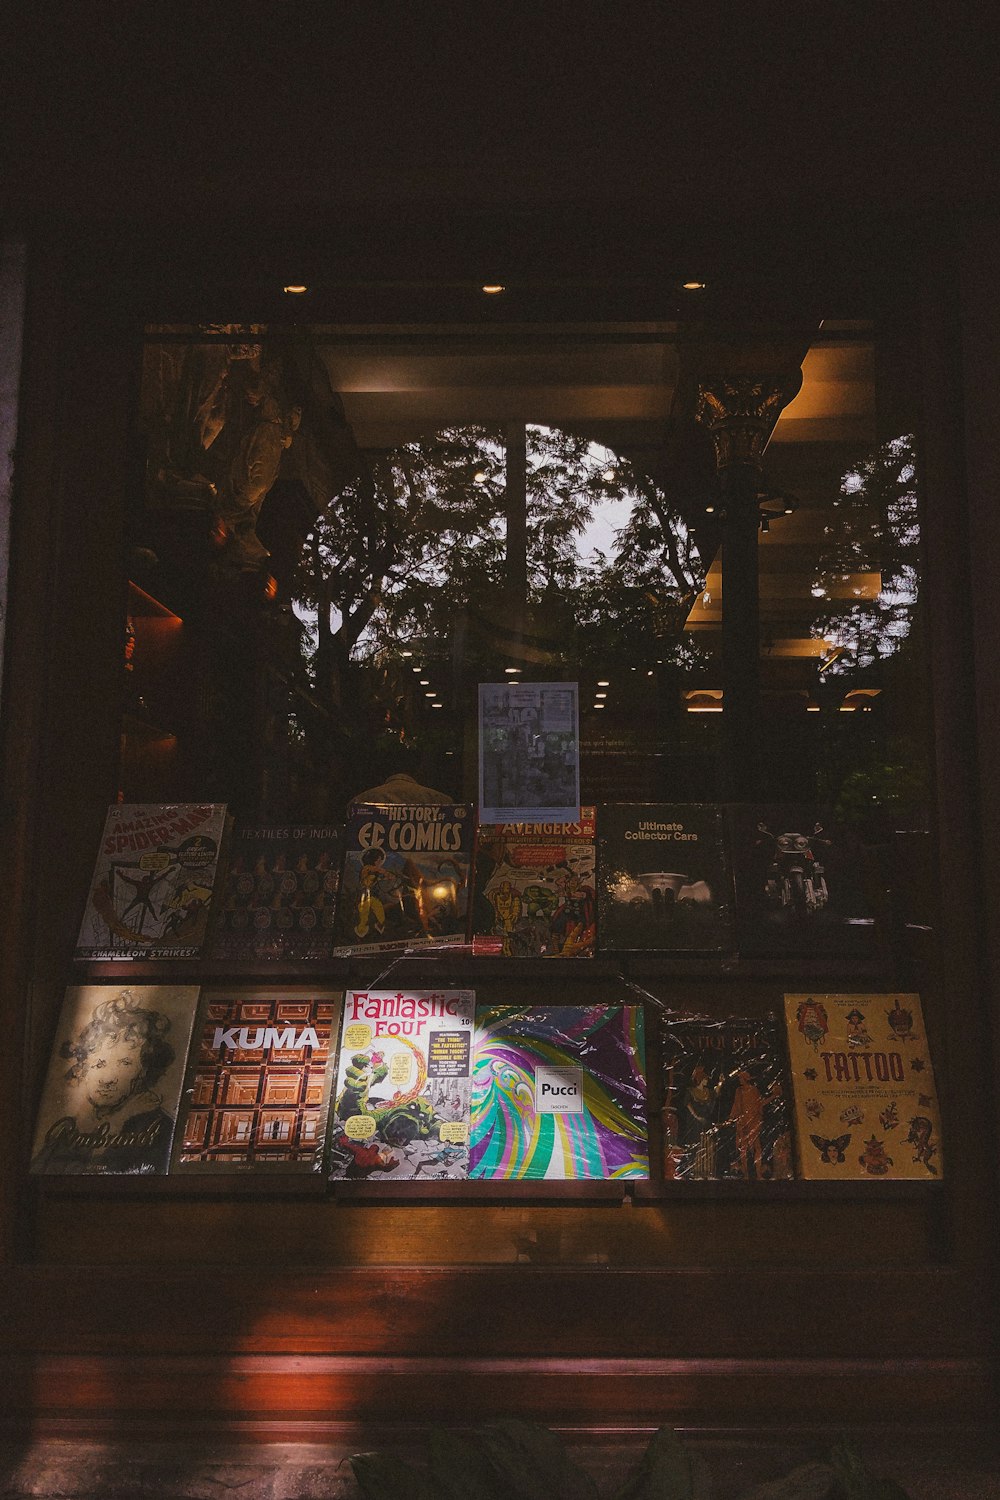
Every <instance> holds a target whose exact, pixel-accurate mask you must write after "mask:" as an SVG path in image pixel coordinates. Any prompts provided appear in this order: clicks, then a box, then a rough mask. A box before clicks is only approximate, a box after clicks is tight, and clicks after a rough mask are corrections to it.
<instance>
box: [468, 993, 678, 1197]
mask: <svg viewBox="0 0 1000 1500" xmlns="http://www.w3.org/2000/svg"><path fill="white" fill-rule="evenodd" d="M647 1139H648V1137H647V1123H646V1049H645V1033H644V1029H643V1012H642V1007H641V1006H636V1005H553V1006H532V1007H521V1006H517V1005H495V1006H492V1007H489V1008H486V1009H482V1010H480V1012H479V1013H478V1015H477V1018H476V1051H475V1062H474V1067H473V1085H472V1145H471V1150H470V1163H469V1176H470V1177H474V1178H486V1179H491V1180H497V1179H499V1180H506V1179H523V1180H533V1179H560V1180H566V1179H579V1180H588V1179H589V1180H593V1179H601V1178H645V1177H648V1176H649V1151H648V1145H647Z"/></svg>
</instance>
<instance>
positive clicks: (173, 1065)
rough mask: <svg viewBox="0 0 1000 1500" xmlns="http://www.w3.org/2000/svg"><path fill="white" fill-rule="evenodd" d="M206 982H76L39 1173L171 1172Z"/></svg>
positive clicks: (66, 1004) (42, 1122)
mask: <svg viewBox="0 0 1000 1500" xmlns="http://www.w3.org/2000/svg"><path fill="white" fill-rule="evenodd" d="M197 1004H198V986H197V985H190V984H180V985H178V984H137V985H129V986H128V988H126V989H123V988H121V987H120V986H119V985H107V984H93V985H70V987H69V988H68V989H67V991H66V994H65V997H64V1000H63V1005H62V1012H61V1014H60V1017H59V1024H58V1026H57V1028H56V1037H55V1044H54V1046H53V1048H52V1055H51V1058H50V1062H49V1069H48V1075H47V1077H46V1081H45V1088H44V1091H43V1093H42V1099H41V1104H40V1106H39V1110H38V1120H37V1126H36V1130H35V1139H34V1146H33V1149H32V1157H31V1171H32V1172H34V1173H37V1174H40V1175H44V1176H51V1175H60V1176H87V1175H93V1176H152V1175H163V1174H165V1173H166V1171H167V1168H168V1166H169V1162H170V1144H171V1141H172V1139H173V1136H174V1126H175V1123H176V1119H177V1108H178V1103H179V1101H180V1095H181V1084H182V1081H183V1078H184V1061H185V1058H186V1057H187V1050H188V1043H189V1041H190V1037H191V1028H192V1024H193V1022H194V1014H195V1008H196V1006H197Z"/></svg>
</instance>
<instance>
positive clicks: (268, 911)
mask: <svg viewBox="0 0 1000 1500" xmlns="http://www.w3.org/2000/svg"><path fill="white" fill-rule="evenodd" d="M342 855H343V836H342V834H341V831H340V829H339V828H331V827H314V826H312V825H304V826H298V827H296V826H294V825H292V826H275V825H255V826H253V827H246V828H237V829H236V831H235V833H234V835H233V837H232V840H231V842H230V851H229V865H228V868H227V870H226V877H225V882H224V884H223V887H222V890H221V892H220V895H219V897H218V899H217V901H216V911H215V917H214V920H213V924H212V933H211V936H210V938H209V946H208V952H209V957H211V958H229V959H235V960H241V959H281V958H289V959H320V958H329V957H330V955H331V953H332V952H333V926H334V919H335V916H336V910H337V890H338V887H339V885H340V864H341V859H342Z"/></svg>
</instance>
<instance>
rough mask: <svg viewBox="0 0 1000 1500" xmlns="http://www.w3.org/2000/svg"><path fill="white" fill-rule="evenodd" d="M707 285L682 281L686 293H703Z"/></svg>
mask: <svg viewBox="0 0 1000 1500" xmlns="http://www.w3.org/2000/svg"><path fill="white" fill-rule="evenodd" d="M705 285H706V284H705V282H704V281H682V282H681V286H682V287H683V288H684V290H685V291H686V292H703V291H704V290H705Z"/></svg>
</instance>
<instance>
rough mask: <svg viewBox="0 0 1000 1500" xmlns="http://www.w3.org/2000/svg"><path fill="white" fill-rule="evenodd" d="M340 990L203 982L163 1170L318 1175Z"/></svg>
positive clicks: (324, 1130)
mask: <svg viewBox="0 0 1000 1500" xmlns="http://www.w3.org/2000/svg"><path fill="white" fill-rule="evenodd" d="M340 999H341V997H340V994H339V993H333V992H330V991H325V990H313V989H309V988H307V987H305V986H301V985H291V986H288V987H285V988H282V989H269V990H246V989H240V988H238V987H234V988H232V989H223V988H221V987H220V988H217V989H206V990H205V991H204V993H203V995H202V1003H201V1007H200V1009H199V1013H198V1019H197V1022H196V1024H195V1030H194V1040H193V1043H192V1047H191V1057H190V1060H189V1063H188V1069H187V1075H186V1077H185V1081H184V1092H183V1096H182V1106H181V1114H180V1119H179V1123H178V1128H177V1135H176V1140H175V1144H174V1155H173V1163H172V1166H171V1173H172V1174H173V1173H176V1174H178V1175H181V1176H183V1175H184V1174H186V1173H198V1172H200V1173H222V1174H224V1173H266V1172H282V1173H293V1174H295V1173H302V1172H320V1171H322V1167H323V1146H324V1142H325V1139H326V1126H327V1117H328V1111H329V1104H330V1088H331V1075H332V1057H333V1051H332V1043H333V1042H334V1041H335V1040H336V1028H337V1023H338V1020H339V1016H340Z"/></svg>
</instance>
